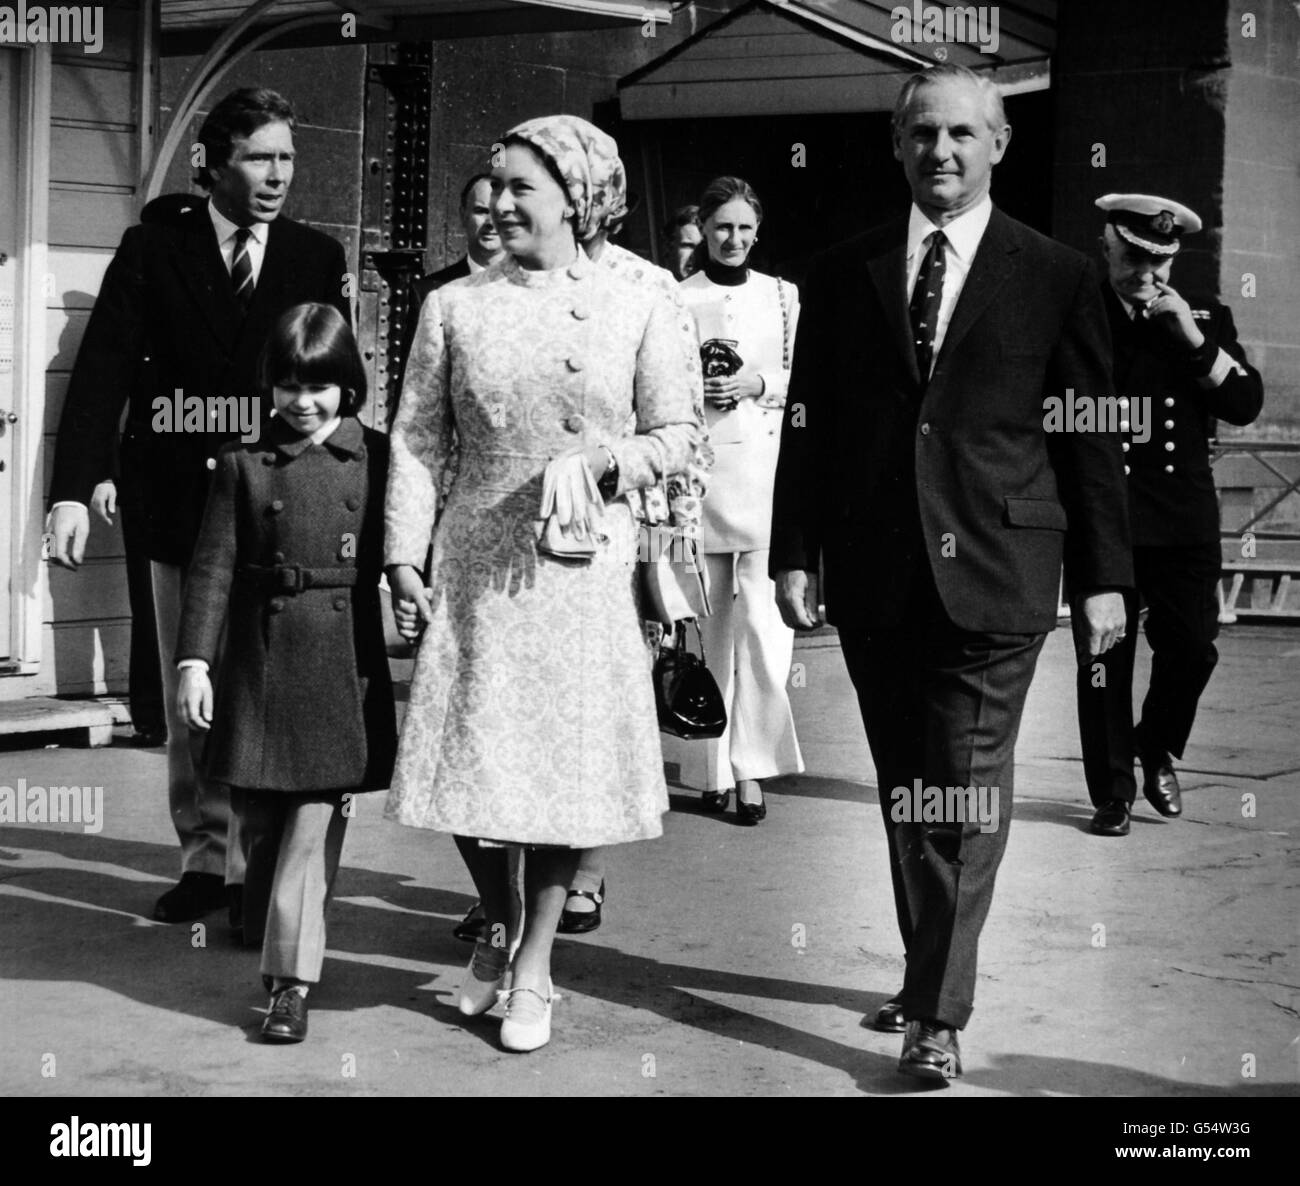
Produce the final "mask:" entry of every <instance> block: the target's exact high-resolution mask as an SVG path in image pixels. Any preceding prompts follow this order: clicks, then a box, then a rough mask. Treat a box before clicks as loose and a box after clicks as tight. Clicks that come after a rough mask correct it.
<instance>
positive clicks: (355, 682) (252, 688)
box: [176, 417, 397, 791]
mask: <svg viewBox="0 0 1300 1186" xmlns="http://www.w3.org/2000/svg"><path fill="white" fill-rule="evenodd" d="M387 467H388V438H387V437H386V436H384V435H383V434H382V433H378V432H374V431H373V430H371V429H368V428H364V427H363V426H362V425H361V423H360V422H359V421H358V420H356V419H355V418H353V417H345V418H344V420H343V422H342V423H341V424H340V425H339V427H338V428H337V429H335V431H334V433H333V435H331V436H330V437H329V438H328V439H327V440H326V441H325V442H324V443H323V444H319V445H313V444H310V443H309V441H308V438H307V437H304V436H300V435H299V434H298V433H296V432H295V431H294V430H293V429H291V428H288V427H287V426H286V425H285V424H284V423H283V421H281V420H280V419H279V418H276V419H274V420H272V421H271V424H270V426H269V427H268V430H267V432H266V435H265V436H264V437H263V438H262V439H261V440H260V441H258V442H256V443H254V444H249V445H240V444H233V445H227V446H226V447H225V448H223V449H222V450H221V452H220V455H219V456H218V459H217V470H216V478H215V481H214V482H213V486H212V494H211V497H210V498H209V500H208V505H207V509H206V511H205V512H204V516H203V525H202V528H201V530H200V532H199V539H198V544H197V546H196V547H195V550H194V559H193V561H192V563H191V565H190V570H189V574H188V577H187V580H186V584H185V604H184V609H183V611H182V614H181V626H180V638H179V641H178V643H177V647H176V658H177V661H178V662H179V661H180V660H182V659H203V660H206V661H207V663H208V664H209V665H211V664H212V663H213V661H214V659H215V657H216V654H217V649H218V640H219V638H220V635H221V629H222V625H223V623H225V624H226V642H225V654H224V657H223V659H222V664H221V670H220V675H219V676H218V678H217V680H216V706H215V711H214V719H213V724H212V732H211V733H210V734H209V737H208V742H207V749H206V754H205V765H206V770H207V773H208V776H209V777H210V778H212V779H214V780H215V781H217V782H223V783H227V784H229V785H230V786H235V787H244V788H247V789H257V790H278V791H323V790H332V789H340V788H345V787H346V788H357V789H364V790H378V789H382V788H385V787H387V786H388V784H389V778H390V775H391V773H392V768H393V756H394V753H395V750H396V739H397V730H396V724H395V720H394V712H393V693H392V685H391V683H390V681H389V675H388V656H387V653H386V651H385V648H384V636H383V624H382V621H381V618H380V603H379V597H380V592H379V576H380V572H381V568H382V562H383V528H384V514H383V511H384V486H385V479H386V474H387Z"/></svg>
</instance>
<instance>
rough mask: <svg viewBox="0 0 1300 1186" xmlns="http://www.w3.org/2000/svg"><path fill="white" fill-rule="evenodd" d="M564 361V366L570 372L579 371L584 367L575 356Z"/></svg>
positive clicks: (580, 360)
mask: <svg viewBox="0 0 1300 1186" xmlns="http://www.w3.org/2000/svg"><path fill="white" fill-rule="evenodd" d="M564 361H565V364H566V365H567V366H568V368H569V370H571V371H580V370H582V368H583V367H584V366H585V365H586V363H584V362H583V361H582V359H580V358H578V357H577V356H576V355H574V356H572V357H570V358H566V359H565V360H564Z"/></svg>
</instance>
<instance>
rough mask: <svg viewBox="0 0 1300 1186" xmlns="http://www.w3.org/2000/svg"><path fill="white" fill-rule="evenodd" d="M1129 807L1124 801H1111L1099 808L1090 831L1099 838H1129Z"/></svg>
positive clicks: (1089, 827) (1090, 825)
mask: <svg viewBox="0 0 1300 1186" xmlns="http://www.w3.org/2000/svg"><path fill="white" fill-rule="evenodd" d="M1128 817H1129V806H1128V804H1127V803H1126V802H1125V801H1124V800H1123V799H1111V800H1110V802H1108V803H1103V804H1102V805H1101V806H1100V807H1098V808H1097V810H1096V813H1095V814H1094V815H1093V817H1092V823H1090V824H1089V825H1088V830H1089V831H1090V832H1094V833H1095V834H1096V835H1098V836H1127V835H1128Z"/></svg>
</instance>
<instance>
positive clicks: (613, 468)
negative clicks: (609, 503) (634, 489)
mask: <svg viewBox="0 0 1300 1186" xmlns="http://www.w3.org/2000/svg"><path fill="white" fill-rule="evenodd" d="M601 448H602V449H604V450H605V452H606V453H608V454H609V468H608V469H607V470H606V471H605V472H604V473H603V474H601V475H600V480H599V481H598V482H597V483H596V489H597V490H599V491H600V492H601V494H603V495H604V496H605V497H606V498H607V499H608V498H613V497H614V494H615V492H616V491H617V490H618V458H617V457H615V456H614V450H613V449H611V448H610V447H609V446H608V445H601Z"/></svg>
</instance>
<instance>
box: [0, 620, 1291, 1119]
mask: <svg viewBox="0 0 1300 1186" xmlns="http://www.w3.org/2000/svg"><path fill="white" fill-rule="evenodd" d="M1143 649H1144V646H1140V647H1139V653H1140V654H1141V653H1142V651H1143ZM1220 650H1221V653H1222V659H1221V662H1220V667H1219V671H1218V673H1217V674H1216V676H1215V678H1214V680H1213V682H1212V683H1211V685H1210V688H1209V691H1208V693H1207V696H1206V699H1205V701H1204V703H1203V711H1202V716H1201V718H1200V720H1199V723H1198V727H1197V730H1196V734H1195V736H1194V739H1193V743H1192V745H1191V747H1190V749H1189V752H1188V754H1187V757H1186V760H1185V761H1184V762H1183V763H1182V764H1181V766H1180V771H1181V773H1182V782H1183V787H1184V804H1185V814H1184V817H1183V818H1182V819H1181V820H1179V821H1176V822H1172V823H1170V822H1166V821H1164V820H1161V819H1159V818H1158V817H1157V816H1156V815H1155V814H1154V812H1153V811H1152V810H1151V809H1150V808H1149V807H1148V806H1147V805H1146V803H1145V802H1144V801H1143V800H1141V799H1140V798H1139V801H1138V807H1137V811H1136V815H1135V820H1134V825H1133V831H1132V834H1131V835H1130V836H1129V837H1127V838H1125V839H1122V840H1108V839H1101V838H1098V837H1093V836H1091V835H1090V834H1088V832H1087V830H1086V828H1087V822H1088V819H1089V817H1090V810H1089V808H1088V806H1087V800H1086V794H1085V793H1084V790H1083V784H1082V772H1081V765H1080V763H1079V761H1078V742H1077V737H1076V733H1075V725H1074V711H1073V670H1072V656H1071V652H1070V639H1069V632H1068V630H1058V631H1056V632H1055V633H1054V634H1053V635H1052V636H1051V637H1049V639H1048V642H1047V645H1046V647H1045V650H1044V653H1043V657H1042V659H1041V661H1040V664H1039V670H1038V676H1037V678H1036V679H1035V682H1034V687H1033V690H1032V692H1031V694H1030V702H1029V708H1028V711H1027V714H1026V721H1025V726H1024V729H1023V731H1022V734H1021V739H1020V745H1019V751H1018V753H1019V765H1018V774H1017V807H1016V815H1015V823H1014V826H1013V828H1012V832H1011V837H1010V841H1009V846H1008V851H1007V856H1006V859H1005V860H1004V862H1003V865H1002V869H1001V873H1000V875H999V879H998V892H997V896H996V898H995V901H994V904H993V910H992V914H991V916H990V919H989V922H988V925H987V926H986V928H985V932H984V937H983V941H982V944H981V953H980V968H981V977H980V986H979V995H978V998H977V1005H976V1011H975V1016H974V1018H973V1020H972V1022H971V1025H970V1027H969V1028H968V1029H967V1030H966V1031H965V1033H964V1034H963V1038H962V1046H963V1053H964V1061H965V1066H966V1077H965V1079H963V1080H962V1081H960V1082H958V1083H956V1084H954V1085H953V1086H952V1087H951V1088H950V1089H948V1090H939V1091H933V1090H931V1091H926V1090H922V1091H920V1092H918V1093H917V1094H919V1095H923V1096H926V1097H927V1098H947V1099H958V1098H964V1097H967V1096H976V1095H1067V1096H1068V1095H1136V1096H1178V1095H1181V1096H1206V1095H1222V1094H1231V1095H1238V1096H1265V1095H1282V1094H1286V1095H1295V1094H1300V1086H1298V1084H1300V1067H1298V1061H1297V1051H1298V1050H1300V1045H1298V1043H1297V1033H1298V1032H1300V1025H1298V1019H1300V992H1298V991H1297V985H1298V984H1300V971H1298V969H1297V962H1296V949H1297V921H1296V920H1297V911H1296V896H1295V888H1296V853H1297V842H1296V836H1297V824H1298V822H1300V821H1298V818H1297V817H1298V815H1300V806H1298V804H1297V797H1296V790H1297V785H1298V784H1300V736H1297V733H1298V728H1297V727H1298V725H1300V720H1298V719H1297V718H1298V715H1300V714H1297V710H1296V708H1297V700H1298V699H1300V697H1298V696H1297V692H1298V691H1300V630H1296V629H1291V628H1282V627H1235V628H1231V629H1229V630H1228V631H1227V632H1226V633H1225V635H1224V636H1223V638H1222V640H1221V643H1220ZM795 661H796V664H802V665H803V667H802V670H798V669H797V672H798V677H799V678H798V679H796V681H795V683H796V686H795V687H794V688H793V689H792V693H791V694H792V697H793V698H794V703H795V710H796V716H797V721H798V726H799V733H800V739H801V742H802V744H803V747H804V755H805V759H806V761H807V765H808V773H807V774H805V775H803V776H800V777H793V778H786V779H782V780H779V781H778V782H776V783H774V784H772V785H771V786H770V788H769V794H768V803H769V809H768V818H767V820H766V822H765V823H764V824H762V825H761V826H760V827H758V828H752V829H745V828H740V827H737V826H735V824H734V823H733V817H732V816H731V815H728V816H726V817H716V816H709V815H704V814H701V813H700V812H699V811H698V809H697V806H696V803H697V796H695V795H691V794H687V793H684V792H683V793H681V794H679V795H675V796H674V800H673V802H674V808H675V810H674V811H673V812H672V813H671V814H670V815H669V816H668V817H667V819H666V821H665V823H666V833H665V836H664V838H663V839H662V840H659V841H656V842H652V843H645V844H635V845H628V846H624V847H622V848H620V849H617V850H614V851H612V853H611V859H610V872H609V898H608V902H607V905H606V921H605V924H604V926H603V927H602V928H601V929H600V930H599V931H597V932H595V933H594V934H593V935H590V936H583V937H575V938H564V937H561V938H560V939H559V940H558V941H557V945H556V987H557V989H558V990H559V991H560V992H561V993H562V994H563V998H564V999H563V1000H562V1001H561V1002H560V1003H559V1004H557V1006H556V1009H555V1036H554V1039H553V1041H552V1043H551V1045H550V1046H548V1047H547V1048H545V1049H544V1050H543V1051H540V1052H537V1053H535V1054H531V1055H524V1056H521V1055H511V1054H506V1053H504V1052H502V1051H501V1050H500V1049H499V1048H498V1046H497V1044H496V1033H495V1031H496V1026H497V1022H496V1020H495V1019H494V1016H489V1017H487V1018H482V1019H477V1020H475V1021H472V1022H469V1023H462V1021H461V1019H460V1018H459V1017H458V1016H457V1015H456V1013H455V1012H454V1009H453V1008H452V1006H451V1001H452V994H453V993H454V990H455V988H456V985H457V984H458V982H459V978H460V976H461V972H462V968H463V965H464V962H465V960H466V959H467V957H468V948H467V947H465V946H464V945H462V944H460V943H457V942H456V941H455V940H453V939H452V937H451V934H450V930H451V926H452V924H453V922H454V921H455V920H456V919H458V918H459V917H460V915H461V913H462V912H463V911H464V910H465V909H466V908H467V907H468V905H469V904H470V902H471V900H472V889H471V887H470V884H469V880H468V877H467V876H466V874H465V872H464V869H463V867H462V865H461V863H460V860H459V859H458V857H457V855H456V852H455V849H454V846H453V844H452V842H451V839H450V838H449V837H446V836H441V835H437V834H434V833H422V832H416V831H414V830H411V829H406V828H401V827H398V826H396V825H394V824H390V823H388V822H386V821H384V820H383V819H382V817H381V808H382V796H375V795H372V796H368V797H366V798H365V799H364V800H363V801H362V804H361V808H360V812H359V814H358V817H357V818H356V819H355V820H353V822H352V824H351V827H350V829H349V833H348V840H347V845H346V848H345V850H344V856H343V870H342V872H341V873H340V876H339V882H338V886H337V898H336V900H335V903H334V906H333V910H332V914H331V930H330V952H329V956H328V958H327V960H326V964H325V980H324V983H323V984H322V985H321V986H320V987H319V988H318V989H316V990H314V991H313V992H312V995H311V1003H312V1006H313V1008H312V1012H311V1033H310V1036H309V1038H308V1040H307V1042H306V1043H304V1044H303V1045H301V1046H296V1047H268V1046H264V1045H262V1044H261V1043H259V1042H258V1041H257V1040H256V1027H257V1025H258V1024H259V1023H260V1020H261V1009H262V1008H264V1006H265V998H264V996H263V994H262V991H261V987H260V984H259V982H258V974H257V954H256V952H253V951H244V950H241V949H237V948H235V947H233V946H232V945H231V944H230V942H229V939H228V935H227V932H226V928H225V925H224V919H223V917H222V916H220V915H212V916H210V917H209V919H208V920H207V925H206V927H200V928H199V929H198V930H194V929H192V928H190V927H185V926H177V927H167V926H162V925H160V924H156V923H153V922H150V921H148V918H147V916H148V914H149V911H150V909H151V907H152V903H153V901H154V899H155V898H156V897H157V895H158V894H159V893H160V892H161V891H162V890H163V889H164V888H166V887H167V885H168V884H169V883H170V882H172V881H173V880H174V878H175V876H176V845H175V840H174V836H173V834H172V833H171V830H170V827H169V824H168V821H167V813H166V799H165V786H164V777H165V761H164V757H163V754H162V751H160V750H153V751H139V750H133V749H129V748H125V747H118V746H115V747H113V748H112V749H108V750H90V749H63V748H60V749H36V750H18V751H11V752H0V785H5V784H7V785H14V784H15V783H16V781H17V779H19V778H25V779H26V780H27V782H28V784H29V785H31V784H36V785H42V786H50V785H64V784H70V785H87V784H89V785H102V786H103V788H104V819H103V827H102V831H100V832H98V833H86V832H85V831H84V830H83V829H82V828H81V827H80V826H77V825H63V824H60V825H50V824H40V823H28V824H0V952H2V953H3V956H2V958H3V976H2V978H0V1017H2V1018H3V1023H0V1034H2V1036H0V1093H4V1094H21V1095H56V1094H70V1093H76V1094H90V1095H119V1094H128V1095H137V1094H143V1095H152V1094H166V1095H203V1094H241V1095H242V1094H254V1095H256V1094H263V1093H265V1094H290V1095H317V1094H350V1093H357V1094H380V1095H382V1094H389V1093H401V1094H444V1093H454V1094H475V1095H487V1094H496V1095H511V1094H520V1093H544V1094H557V1095H558V1094H600V1095H606V1094H608V1095H681V1094H694V1095H755V1096H763V1095H805V1094H816V1095H850V1096H852V1095H859V1094H874V1095H893V1094H898V1093H901V1092H912V1091H914V1085H913V1081H911V1080H908V1079H904V1078H902V1077H901V1076H899V1075H898V1074H897V1073H896V1072H895V1070H894V1067H895V1063H896V1060H897V1057H898V1051H899V1046H900V1039H899V1038H898V1037H897V1036H890V1035H883V1034H877V1033H874V1032H873V1031H871V1030H867V1029H864V1028H862V1026H861V1025H860V1021H861V1019H862V1017H863V1015H864V1014H865V1013H868V1012H871V1011H874V1009H875V1008H876V1007H877V1006H878V1005H879V1004H880V1003H881V1002H882V1001H883V1000H884V999H885V998H886V997H887V996H888V995H890V994H891V993H892V992H893V991H894V990H895V989H897V988H898V986H899V985H900V983H901V977H902V958H901V949H900V945H899V940H898V936H897V931H896V927H895V923H894V920H893V905H892V900H891V895H890V888H889V875H888V869H887V865H886V857H885V850H884V843H883V832H882V828H881V824H880V819H879V809H878V807H877V806H876V803H877V797H876V790H875V787H874V784H873V778H874V774H873V771H872V769H871V764H870V759H869V756H868V754H867V750H866V745H865V742H864V741H863V738H862V729H861V723H860V721H859V719H858V717H857V713H856V706H855V704H854V701H853V698H852V694H851V689H850V686H849V683H848V679H847V676H846V675H845V672H844V667H843V662H842V660H841V658H840V654H839V649H838V646H837V645H835V642H834V639H833V638H828V637H820V638H811V639H806V640H801V642H800V645H799V647H798V649H797V650H796V653H795ZM1141 674H1143V675H1144V674H1145V668H1143V669H1142V672H1141ZM800 684H802V686H798V685H800ZM1252 797H1253V798H1252Z"/></svg>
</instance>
